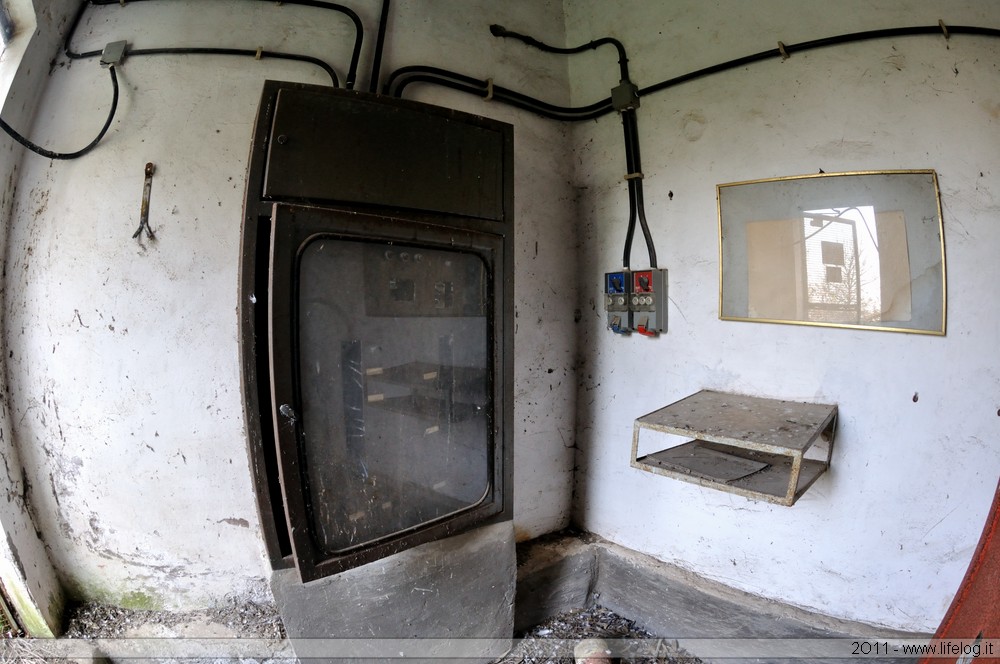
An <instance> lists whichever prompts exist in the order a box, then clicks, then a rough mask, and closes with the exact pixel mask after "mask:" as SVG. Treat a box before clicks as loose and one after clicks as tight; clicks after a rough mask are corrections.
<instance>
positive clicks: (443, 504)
mask: <svg viewBox="0 0 1000 664" xmlns="http://www.w3.org/2000/svg"><path fill="white" fill-rule="evenodd" d="M298 279H299V298H298V307H299V309H298V323H299V334H298V358H299V367H298V369H299V375H300V381H301V385H302V388H301V389H302V394H301V395H300V403H301V405H302V413H301V417H302V431H303V434H302V440H301V441H300V446H301V449H300V452H301V453H300V459H303V462H302V463H303V464H304V468H303V470H302V472H303V474H304V479H305V482H306V494H307V504H308V509H309V516H310V522H311V527H312V529H313V533H312V534H313V537H314V539H315V541H316V543H317V545H318V546H319V547H320V548H321V549H323V550H324V551H326V552H328V553H339V552H344V551H348V550H351V549H353V548H355V547H358V546H361V545H364V544H368V543H371V542H374V541H378V540H380V539H383V538H386V537H390V536H392V535H393V534H395V533H399V532H401V531H406V530H408V529H411V528H413V527H416V526H420V525H422V524H425V523H428V522H431V521H434V520H437V519H440V518H442V517H445V516H448V515H451V514H454V513H456V512H459V511H461V510H464V509H467V508H469V507H472V506H474V505H477V504H478V503H480V502H481V501H482V500H483V499H484V497H485V495H486V493H487V491H488V489H489V488H490V486H489V482H490V477H491V463H492V461H491V460H492V458H493V454H492V447H491V445H492V443H491V436H490V430H491V426H490V424H491V423H490V417H491V415H490V412H491V404H490V401H491V396H490V395H491V392H490V385H489V372H488V371H487V369H488V367H489V362H490V361H491V358H490V350H489V349H490V339H489V334H488V319H487V312H488V307H487V301H488V300H487V295H488V293H487V287H488V283H487V278H486V266H485V264H484V262H483V260H482V259H481V258H480V257H479V256H478V255H476V254H473V253H465V252H461V251H451V250H442V249H437V248H428V247H419V246H407V245H402V244H399V243H385V242H378V241H359V240H345V239H339V238H333V237H326V238H324V237H320V238H317V239H314V240H312V241H311V242H310V243H309V244H308V245H306V247H305V248H304V249H303V251H302V252H301V254H300V263H299V271H298Z"/></svg>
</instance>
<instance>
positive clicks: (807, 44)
mask: <svg viewBox="0 0 1000 664" xmlns="http://www.w3.org/2000/svg"><path fill="white" fill-rule="evenodd" d="M935 34H936V35H943V36H944V37H945V38H946V39H947V38H950V36H951V35H953V34H966V35H979V36H984V37H1000V29H998V28H982V27H978V26H968V25H954V26H952V25H949V26H944V25H933V26H913V27H906V28H886V29H883V30H866V31H863V32H851V33H848V34H843V35H836V36H833V37H823V38H821V39H813V40H810V41H804V42H800V43H798V44H783V45H782V46H783V47H784V53H782V49H781V48H773V49H771V50H769V51H761V52H760V53H754V54H753V55H745V56H743V57H742V58H736V59H734V60H729V61H727V62H722V63H719V64H717V65H712V66H711V67H705V68H704V69H698V70H696V71H693V72H689V73H687V74H682V75H681V76H675V77H674V78H670V79H667V80H665V81H660V82H659V83H654V84H653V85H650V86H648V87H645V88H642V89H641V90H639V95H640V96H643V95H648V94H652V93H654V92H660V91H662V90H666V89H667V88H672V87H674V86H675V85H680V84H681V83H687V82H688V81H693V80H694V79H696V78H701V77H703V76H708V75H710V74H717V73H719V72H723V71H726V70H729V69H736V68H737V67H744V66H746V65H748V64H752V63H755V62H760V61H761V60H767V59H770V58H784V57H787V56H789V55H791V54H793V53H801V52H804V51H810V50H813V49H817V48H825V47H827V46H838V45H840V44H849V43H852V42H859V41H867V40H871V39H884V38H887V37H910V36H915V35H935Z"/></svg>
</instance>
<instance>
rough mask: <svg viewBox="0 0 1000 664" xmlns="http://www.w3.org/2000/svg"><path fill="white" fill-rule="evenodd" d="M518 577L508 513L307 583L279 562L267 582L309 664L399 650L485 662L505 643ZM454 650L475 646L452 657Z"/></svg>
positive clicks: (420, 657) (378, 655)
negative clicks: (502, 520) (491, 522)
mask: <svg viewBox="0 0 1000 664" xmlns="http://www.w3.org/2000/svg"><path fill="white" fill-rule="evenodd" d="M514 579H515V570H514V526H513V523H512V522H509V521H508V522H505V523H499V524H494V525H492V526H486V527H484V528H479V529H477V530H474V531H472V532H469V533H464V534H462V535H457V536H455V537H450V538H448V539H444V540H439V541H436V542H430V543H428V544H424V545H422V546H419V547H416V548H413V549H409V550H407V551H403V552H401V553H398V554H396V555H394V556H390V557H388V558H383V559H382V560H378V561H375V562H373V563H370V564H368V565H363V566H361V567H356V568H354V569H352V570H349V571H347V572H344V573H342V574H338V575H335V576H331V577H327V578H325V579H321V580H319V581H314V582H312V583H308V584H303V583H301V582H300V581H299V576H298V572H297V571H296V570H294V569H290V570H278V571H276V572H274V574H273V576H272V578H271V588H272V590H273V592H274V597H275V601H276V602H277V604H278V609H279V610H280V612H281V616H282V619H283V621H284V623H285V630H286V631H287V633H288V638H289V639H290V640H291V642H292V645H293V647H294V648H295V652H296V654H297V655H298V657H299V658H302V659H308V660H309V661H310V662H312V663H313V664H315V663H316V662H320V661H326V660H324V659H323V658H327V659H328V660H329V661H331V662H332V661H336V662H338V663H342V662H344V661H345V660H344V659H337V658H335V655H339V656H343V655H350V656H354V655H368V656H369V657H370V659H371V661H385V658H386V657H387V656H389V654H388V653H391V655H392V656H398V653H399V652H405V653H406V655H407V657H408V658H409V657H410V656H411V655H412V656H413V658H414V660H415V661H422V660H423V659H424V658H427V660H428V661H431V660H433V659H434V658H441V657H449V658H450V661H452V662H456V663H457V662H489V661H492V660H493V659H494V657H492V656H488V655H486V653H496V652H497V651H498V649H499V651H500V652H503V650H504V649H505V648H504V647H503V646H502V645H501V646H498V643H501V642H508V641H509V640H510V638H511V636H512V635H513V631H514ZM334 639H336V640H337V641H333V640H334ZM345 639H346V640H352V639H357V640H358V641H356V642H353V641H344V640H345ZM362 640H363V641H362ZM403 640H406V641H403ZM384 648H391V650H389V651H383V649H384ZM456 648H458V649H460V650H455V649H456ZM477 650H478V651H480V652H481V653H482V656H476V652H477ZM456 653H460V654H462V655H470V656H461V657H456V658H454V659H451V658H452V657H454V656H455V654H456ZM314 658H316V659H314ZM346 661H366V660H363V659H355V660H346ZM408 661H410V660H409V659H408Z"/></svg>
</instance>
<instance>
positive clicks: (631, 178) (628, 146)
mask: <svg viewBox="0 0 1000 664" xmlns="http://www.w3.org/2000/svg"><path fill="white" fill-rule="evenodd" d="M490 33H492V34H493V36H494V37H512V38H514V39H518V40H520V41H522V42H524V43H525V44H527V45H529V46H533V47H535V48H537V49H539V50H541V51H544V52H546V53H558V54H563V55H573V54H576V53H582V52H583V51H586V50H590V49H596V48H598V47H600V46H603V45H605V44H610V45H613V46H614V47H615V49H616V50H617V51H618V65H619V68H620V72H621V83H622V84H623V85H630V86H631V85H632V82H631V80H630V79H629V75H628V56H627V55H626V53H625V46H624V44H622V43H621V42H620V41H618V40H617V39H613V38H611V37H603V38H601V39H596V40H594V41H591V42H588V43H586V44H583V45H581V46H574V47H571V48H558V47H555V46H551V45H549V44H545V43H543V42H540V41H538V40H537V39H535V38H534V37H529V36H527V35H522V34H520V33H517V32H511V31H509V30H507V29H506V28H504V27H503V26H500V25H495V24H494V25H491V26H490ZM599 104H600V103H599ZM601 105H603V104H601ZM613 110H620V111H621V116H622V130H623V133H624V139H625V169H626V174H625V181H626V184H627V185H628V207H629V219H628V228H627V230H626V232H625V249H624V253H623V257H622V264H623V266H624V268H625V269H626V270H627V269H629V266H630V264H631V260H632V240H633V238H634V236H635V224H636V220H637V219H638V221H639V226H640V227H641V228H642V235H643V239H644V240H645V242H646V250H647V251H648V252H649V266H650V267H651V268H652V269H654V270H655V269H656V248H655V246H654V245H653V235H652V233H651V232H650V230H649V223H648V222H647V220H646V204H645V199H644V196H643V192H642V159H641V158H640V154H639V125H638V122H637V120H636V111H635V106H634V105H630V106H628V107H625V108H620V109H614V108H613Z"/></svg>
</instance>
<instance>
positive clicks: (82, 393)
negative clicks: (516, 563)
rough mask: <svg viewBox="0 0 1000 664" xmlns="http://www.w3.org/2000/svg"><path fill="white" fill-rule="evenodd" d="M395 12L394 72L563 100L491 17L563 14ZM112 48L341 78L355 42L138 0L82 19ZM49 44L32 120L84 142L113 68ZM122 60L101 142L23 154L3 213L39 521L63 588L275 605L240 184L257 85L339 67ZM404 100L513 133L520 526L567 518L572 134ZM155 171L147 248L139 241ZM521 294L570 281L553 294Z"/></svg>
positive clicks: (14, 425) (151, 603) (289, 11)
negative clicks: (256, 463)
mask: <svg viewBox="0 0 1000 664" xmlns="http://www.w3.org/2000/svg"><path fill="white" fill-rule="evenodd" d="M380 7H381V3H379V2H376V1H374V0H372V1H363V2H354V3H351V8H352V9H354V10H355V11H357V12H358V14H359V15H361V18H362V20H363V22H364V24H365V25H366V26H367V28H368V31H369V33H368V34H367V35H366V42H365V47H364V50H363V53H362V58H361V68H360V70H361V74H360V75H359V81H358V85H357V87H358V88H360V89H367V88H368V79H369V77H370V75H369V71H370V66H371V65H370V63H371V56H372V48H373V44H374V34H375V30H376V28H377V25H378V16H379V10H380ZM392 7H393V12H392V15H391V25H390V30H389V36H390V39H389V45H388V46H387V49H386V52H385V57H384V60H383V69H382V72H383V74H384V75H387V74H388V73H389V72H390V71H392V69H393V68H396V67H400V66H403V65H409V64H431V65H436V66H439V67H451V68H455V69H460V70H461V71H463V72H464V73H467V74H469V75H473V76H477V77H482V78H486V77H489V76H496V77H498V78H503V79H505V80H508V81H509V82H510V85H511V87H518V88H520V89H524V90H526V91H527V92H528V93H530V94H536V95H542V94H547V95H550V96H554V97H555V101H556V102H557V103H565V101H566V99H567V97H568V87H567V86H566V83H565V80H566V63H565V62H564V61H562V60H558V59H556V60H552V61H546V62H541V63H539V62H535V58H534V54H531V53H528V52H527V51H526V50H525V49H524V48H523V47H522V48H516V47H515V46H514V45H512V44H509V43H506V42H504V41H502V40H499V39H496V38H494V37H492V36H491V35H490V33H489V29H488V26H489V24H490V22H493V21H496V20H498V19H500V18H503V19H505V20H507V21H509V22H515V23H517V24H520V25H523V26H531V27H532V29H534V30H536V31H538V32H539V34H540V35H541V36H542V37H543V38H545V39H548V40H551V41H555V42H561V41H562V39H563V21H562V13H561V6H560V5H559V4H558V3H554V2H541V3H539V2H515V3H506V4H505V5H504V7H503V16H498V15H497V12H498V11H499V8H498V6H496V5H494V4H493V3H489V2H476V3H468V2H462V3H460V5H459V4H458V3H433V4H429V3H419V2H396V3H393V5H392ZM120 39H126V40H128V42H129V44H130V48H132V49H143V48H155V47H163V46H197V47H204V46H215V47H228V48H250V49H256V48H257V47H258V46H262V47H263V48H264V49H265V50H274V51H285V52H297V53H304V54H306V55H311V56H314V57H318V58H322V59H324V60H326V61H328V62H330V63H332V64H333V65H334V67H335V68H336V69H337V72H338V74H339V76H340V79H341V82H343V81H344V78H345V73H346V69H347V64H348V62H349V60H350V54H351V47H352V44H353V39H354V33H353V28H352V26H351V23H350V22H349V21H348V20H346V18H344V17H342V16H340V15H338V14H336V13H333V12H328V11H324V10H319V9H314V8H308V7H298V6H293V5H288V4H286V5H280V6H279V5H277V4H275V3H255V2H240V1H237V0H218V1H216V2H211V3H207V2H200V1H194V0H192V1H191V2H180V3H178V2H169V3H157V2H143V3H130V4H127V5H126V6H125V7H121V6H118V5H117V4H116V5H113V6H106V7H91V8H89V9H88V10H87V12H86V14H85V15H84V17H83V20H82V22H81V24H80V27H79V30H78V31H77V34H76V36H75V37H74V40H73V44H72V46H73V49H74V50H75V51H77V52H85V51H91V50H101V49H103V48H104V46H105V44H106V43H108V42H111V41H116V40H120ZM49 57H50V58H54V59H53V61H52V68H51V73H50V74H48V75H47V76H46V75H41V76H37V79H36V80H37V83H36V84H37V85H38V86H43V92H42V96H41V101H40V104H39V106H38V109H37V113H36V116H35V121H34V124H33V126H32V127H31V132H30V133H31V136H32V137H34V138H35V140H36V142H38V143H41V144H43V145H44V146H45V147H49V148H51V149H55V150H63V151H67V150H72V149H77V148H78V147H80V146H82V145H84V144H86V143H87V142H89V141H90V140H91V139H92V138H93V136H94V135H96V133H97V131H98V130H99V129H100V127H101V124H102V123H103V121H104V119H105V116H106V114H107V110H108V108H109V105H110V100H111V83H110V80H109V74H108V72H107V71H106V70H104V69H102V68H101V67H100V66H98V63H97V61H96V59H94V58H90V59H84V60H74V61H70V60H68V59H67V58H66V57H65V56H63V55H58V54H57V53H56V52H55V49H53V52H52V53H51V54H50V55H49ZM46 61H47V59H46ZM117 72H118V78H119V82H120V85H121V99H120V102H119V106H118V112H117V115H116V116H115V119H114V121H113V123H112V125H111V129H110V131H109V132H108V134H107V136H106V137H105V139H104V140H103V141H102V142H101V144H100V145H99V146H98V148H97V149H96V150H94V151H93V152H91V153H90V154H88V155H86V156H84V157H82V158H80V159H77V160H72V161H59V160H50V159H46V158H42V157H39V156H36V155H33V154H29V155H27V156H25V157H24V160H23V163H22V166H21V170H20V172H19V178H18V180H17V193H16V195H15V196H14V197H13V211H12V213H11V215H10V217H9V220H8V222H7V226H8V228H9V231H8V232H9V241H8V245H7V252H6V263H5V267H6V280H5V287H6V300H5V303H4V310H3V317H4V322H5V325H4V327H5V340H4V341H5V349H4V357H5V362H6V367H7V375H8V379H9V401H8V408H9V414H10V422H11V429H12V435H13V438H14V440H15V442H16V447H17V449H18V450H19V452H20V455H21V458H22V459H23V462H24V467H25V476H26V478H27V483H28V484H29V485H30V491H29V494H30V496H29V499H30V504H31V508H32V513H33V515H34V519H35V525H36V526H37V528H38V530H39V532H40V534H41V536H42V538H43V540H44V542H45V544H46V545H47V547H48V552H49V556H50V558H51V559H52V563H53V565H54V566H55V568H56V570H57V571H58V573H59V575H60V577H61V580H62V582H63V583H64V585H65V586H66V588H67V590H68V592H69V594H70V595H71V597H76V598H82V599H90V600H97V601H104V602H110V603H113V604H121V605H126V606H134V607H140V608H156V607H163V608H193V607H198V606H204V605H206V604H209V603H211V602H213V601H217V600H218V599H219V598H221V597H224V596H226V595H229V594H234V595H237V596H248V597H251V598H260V597H263V598H267V597H268V596H269V590H268V589H267V586H266V582H265V580H266V578H267V576H268V575H269V572H270V570H269V566H268V564H267V561H266V558H265V553H264V548H263V541H262V535H261V525H260V522H259V519H258V516H257V510H256V504H255V498H254V494H253V489H252V485H251V479H250V478H251V476H250V471H249V467H248V458H247V452H246V439H247V432H246V431H245V430H244V422H243V405H242V395H241V379H240V374H239V355H238V347H237V333H238V328H237V297H238V290H237V288H238V280H237V277H238V269H239V246H240V226H241V219H242V203H243V194H244V178H245V173H246V167H247V154H248V151H249V141H250V135H251V128H252V126H253V122H254V118H255V114H256V110H257V102H258V100H259V96H260V90H261V85H262V83H263V81H264V80H265V79H268V78H270V79H279V80H280V79H284V80H291V81H301V82H306V83H315V84H321V85H328V84H330V79H329V78H328V77H327V76H326V74H324V72H323V71H322V70H321V69H320V68H318V67H315V66H312V65H307V64H299V63H293V62H286V61H276V60H268V59H266V58H265V59H263V60H261V61H255V60H254V59H253V58H239V57H230V56H186V55H185V56H182V55H177V56H159V57H142V56H134V57H127V58H126V60H125V61H124V63H123V64H122V65H121V66H120V67H118V69H117ZM42 73H43V74H45V73H46V72H44V70H43V72H42ZM407 96H410V97H411V98H420V99H422V100H424V101H429V102H432V103H435V102H436V103H441V104H443V105H449V106H453V107H459V108H462V109H463V110H469V111H471V112H475V113H480V114H484V115H492V116H494V117H497V118H499V119H501V120H505V121H508V122H512V123H514V124H515V125H516V130H515V131H516V155H515V170H516V178H517V180H516V184H515V188H516V192H517V209H516V219H517V223H518V228H519V230H518V235H517V240H516V248H517V257H516V275H515V287H516V288H517V289H518V300H517V314H518V316H519V321H523V322H522V323H521V324H520V325H519V328H518V331H517V335H516V338H515V347H516V351H517V361H516V376H517V390H518V393H517V398H518V405H517V407H516V412H515V415H516V418H517V422H518V427H517V430H516V435H515V445H516V448H517V451H516V456H517V467H516V468H515V483H516V488H515V495H516V496H517V498H516V503H515V512H516V514H515V520H516V526H517V529H518V534H519V537H521V538H527V537H531V536H533V535H538V534H541V533H544V532H548V531H551V530H555V529H558V528H560V527H563V526H564V525H565V524H566V523H567V522H568V518H569V501H570V492H571V473H572V463H573V450H572V449H570V445H571V438H572V430H573V404H574V397H575V380H574V379H573V378H572V376H571V371H572V369H571V365H572V361H573V357H574V345H575V337H574V335H573V322H572V316H573V308H574V306H575V299H576V298H575V293H574V287H575V281H574V279H573V278H572V276H571V275H574V274H575V255H574V250H573V246H572V245H571V244H567V243H565V242H563V241H562V239H563V238H564V237H565V236H566V235H567V234H568V230H569V228H570V214H569V211H570V210H569V207H568V206H567V205H566V203H565V201H566V200H568V199H569V198H570V197H571V195H572V189H571V188H570V186H569V184H568V182H569V179H570V178H569V172H570V170H571V167H570V165H569V163H568V162H567V161H566V160H564V159H561V158H560V157H561V156H562V155H564V154H565V153H566V152H567V141H568V135H567V131H566V129H565V128H564V127H562V126H560V125H558V124H553V123H546V122H543V121H541V120H538V119H536V118H529V117H524V116H523V114H521V113H519V112H515V111H511V110H509V109H501V108H498V107H496V106H491V105H489V104H487V103H486V102H483V101H481V100H477V99H476V98H474V97H471V98H461V99H453V98H451V97H448V96H447V95H445V94H444V93H442V92H439V91H437V90H435V89H431V88H427V87H425V88H424V89H420V86H414V87H413V88H412V90H407ZM340 156H342V157H343V158H347V159H356V158H362V156H361V155H340ZM147 162H151V163H153V164H154V165H155V174H154V176H153V182H152V190H151V198H150V206H149V222H150V227H151V229H152V230H153V232H154V233H155V235H156V239H155V240H150V239H148V238H147V237H146V236H145V235H140V237H139V238H137V239H133V237H132V235H133V233H134V232H135V230H136V229H137V227H138V224H139V212H140V200H141V196H142V189H143V173H144V167H145V164H146V163H147ZM529 283H561V284H562V289H561V290H562V292H561V293H560V296H559V297H558V298H540V297H538V295H537V293H533V292H532V290H531V288H530V287H527V285H528V284H529ZM522 284H524V285H525V286H526V287H525V288H521V285H522ZM539 369H542V370H541V371H539ZM548 369H551V372H549V371H547V370H548Z"/></svg>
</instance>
